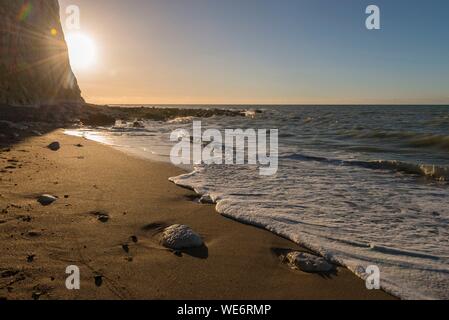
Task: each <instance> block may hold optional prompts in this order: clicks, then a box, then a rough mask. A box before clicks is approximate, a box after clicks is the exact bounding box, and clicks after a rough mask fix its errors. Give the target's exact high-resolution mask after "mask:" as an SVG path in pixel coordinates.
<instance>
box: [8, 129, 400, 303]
mask: <svg viewBox="0 0 449 320" xmlns="http://www.w3.org/2000/svg"><path fill="white" fill-rule="evenodd" d="M53 141H59V142H60V144H61V149H60V150H58V151H51V150H49V149H47V148H45V147H46V146H47V145H48V144H49V143H51V142H53ZM0 150H1V149H0ZM181 173H183V172H182V171H181V170H180V169H178V168H176V167H173V166H171V165H169V164H165V163H158V162H152V161H148V160H142V159H136V158H133V157H131V156H128V155H126V154H124V153H122V152H120V151H116V150H114V149H112V148H109V147H107V146H103V145H100V144H97V143H94V142H91V141H87V140H84V139H82V138H77V137H69V136H65V135H64V134H63V133H62V131H61V130H57V131H54V132H51V133H49V134H46V135H44V136H41V137H32V138H27V139H25V140H23V141H22V142H20V143H17V144H15V145H13V146H12V147H10V150H8V148H6V149H5V148H4V149H3V150H2V151H1V152H0V179H1V180H0V252H1V257H0V299H393V297H391V296H389V295H387V294H386V293H384V292H382V291H376V290H374V291H369V290H367V289H366V288H365V284H364V282H363V281H362V280H360V279H358V278H357V277H356V276H354V275H353V274H352V273H351V272H349V271H348V270H346V269H345V268H342V267H338V268H337V270H336V272H334V273H331V274H327V275H318V274H309V273H304V272H301V271H296V270H292V269H290V268H289V267H287V266H286V265H285V264H284V263H282V262H281V261H280V259H279V257H278V256H277V255H276V252H277V251H278V250H279V249H296V250H302V251H304V249H303V248H300V247H298V246H297V245H295V244H294V243H292V242H290V241H288V240H285V239H283V238H280V237H277V236H276V235H274V234H272V233H270V232H267V231H264V230H261V229H258V228H255V227H252V226H248V225H244V224H241V223H238V222H235V221H233V220H230V219H227V218H224V217H222V216H220V215H219V214H218V213H217V212H216V211H215V210H214V207H213V205H204V204H199V203H198V202H197V201H196V195H195V194H194V193H192V192H191V191H188V190H185V189H182V188H179V187H177V186H175V185H173V184H172V183H170V182H169V181H168V178H169V177H171V176H176V175H179V174H181ZM42 194H51V195H55V196H57V197H58V200H57V201H55V202H54V203H53V204H51V205H49V206H42V205H41V204H39V203H38V202H37V201H36V198H37V197H38V196H39V195H42ZM99 217H100V219H99ZM176 223H179V224H186V225H188V226H190V227H192V228H193V229H194V230H195V231H197V232H198V233H199V234H200V235H201V236H202V237H203V239H204V241H205V244H206V246H205V247H203V248H200V249H196V250H191V251H185V252H172V251H170V250H167V249H165V248H163V247H162V246H160V244H159V242H158V238H157V230H158V228H159V227H161V226H165V225H170V224H176ZM69 265H77V266H79V268H80V270H81V289H80V290H72V291H71V290H67V289H66V286H65V281H66V277H67V276H68V275H66V273H65V271H66V267H67V266H69Z"/></svg>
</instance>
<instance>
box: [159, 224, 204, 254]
mask: <svg viewBox="0 0 449 320" xmlns="http://www.w3.org/2000/svg"><path fill="white" fill-rule="evenodd" d="M161 243H162V245H163V246H164V247H166V248H169V249H173V250H181V249H188V248H198V247H201V246H203V244H204V243H203V240H202V239H201V237H200V236H199V235H198V234H197V233H195V232H194V231H193V230H192V229H191V228H190V227H188V226H184V225H179V224H175V225H172V226H170V227H168V228H165V229H164V231H163V232H162V237H161Z"/></svg>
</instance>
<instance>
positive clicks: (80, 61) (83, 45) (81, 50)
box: [66, 33, 97, 71]
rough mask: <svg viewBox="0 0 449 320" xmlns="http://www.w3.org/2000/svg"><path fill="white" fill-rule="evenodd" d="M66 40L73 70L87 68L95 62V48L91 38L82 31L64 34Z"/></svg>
mask: <svg viewBox="0 0 449 320" xmlns="http://www.w3.org/2000/svg"><path fill="white" fill-rule="evenodd" d="M66 42H67V46H68V48H69V57H70V64H71V66H72V68H73V69H74V70H78V71H80V70H87V69H89V68H91V67H92V66H93V65H94V64H95V62H96V58H97V48H96V45H95V42H94V41H93V40H92V38H90V37H89V36H87V35H85V34H82V33H70V34H68V35H67V36H66Z"/></svg>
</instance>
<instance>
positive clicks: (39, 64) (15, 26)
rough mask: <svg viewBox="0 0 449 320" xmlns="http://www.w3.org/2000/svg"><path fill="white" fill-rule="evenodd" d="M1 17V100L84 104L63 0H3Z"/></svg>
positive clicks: (8, 101)
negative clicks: (70, 50)
mask: <svg viewBox="0 0 449 320" xmlns="http://www.w3.org/2000/svg"><path fill="white" fill-rule="evenodd" d="M0 17H1V18H0V30H1V38H0V41H1V45H0V105H14V106H16V105H17V106H25V105H26V106H36V105H54V104H59V103H75V104H78V103H84V100H83V99H82V98H81V91H80V89H79V87H78V84H77V80H76V78H75V76H74V74H73V72H72V69H71V67H70V63H69V56H68V50H67V45H66V43H65V40H64V34H63V30H62V26H61V22H60V18H59V3H58V0H45V1H42V0H27V1H24V0H20V1H17V0H16V1H5V0H2V1H0ZM55 57H57V60H56V61H55ZM0 108H1V107H0Z"/></svg>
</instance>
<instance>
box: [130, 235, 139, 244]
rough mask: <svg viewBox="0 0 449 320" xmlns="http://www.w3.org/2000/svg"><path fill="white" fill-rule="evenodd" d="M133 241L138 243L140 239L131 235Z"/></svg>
mask: <svg viewBox="0 0 449 320" xmlns="http://www.w3.org/2000/svg"><path fill="white" fill-rule="evenodd" d="M131 241H132V242H134V243H137V242H138V241H139V239H138V238H137V237H136V236H131Z"/></svg>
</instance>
